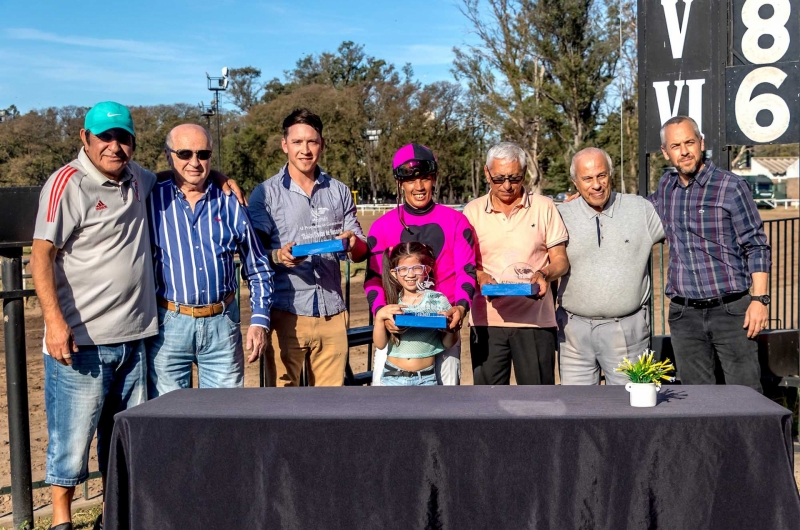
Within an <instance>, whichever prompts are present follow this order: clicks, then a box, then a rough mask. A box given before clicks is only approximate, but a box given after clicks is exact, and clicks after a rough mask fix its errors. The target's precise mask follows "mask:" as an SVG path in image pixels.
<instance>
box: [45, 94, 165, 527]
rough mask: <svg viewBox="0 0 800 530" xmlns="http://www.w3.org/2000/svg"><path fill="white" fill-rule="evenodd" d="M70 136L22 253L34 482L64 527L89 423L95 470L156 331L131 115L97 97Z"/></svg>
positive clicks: (141, 395) (137, 395)
mask: <svg viewBox="0 0 800 530" xmlns="http://www.w3.org/2000/svg"><path fill="white" fill-rule="evenodd" d="M80 136H81V141H82V143H83V147H82V148H81V150H80V152H79V153H78V157H77V159H75V160H73V161H71V162H70V163H68V164H67V165H65V166H64V167H62V168H61V169H59V170H58V171H56V172H55V173H53V175H51V176H50V178H49V179H48V180H47V182H46V183H45V185H44V187H43V189H42V193H41V196H40V200H39V211H38V213H37V218H36V228H35V231H34V236H33V237H34V241H33V249H32V251H31V271H32V273H33V279H34V283H35V285H36V292H37V295H38V296H39V301H40V303H41V306H42V313H43V316H44V321H45V337H44V345H43V346H44V348H43V349H44V353H45V355H44V369H45V409H46V411H47V430H48V435H49V442H48V446H47V469H46V476H45V481H46V482H48V483H50V484H51V485H52V499H53V522H52V525H53V528H56V529H58V530H69V529H71V528H72V523H71V511H70V510H71V502H72V496H73V494H74V491H75V486H76V485H78V484H80V483H81V482H84V481H85V480H86V479H87V478H88V475H89V472H88V457H89V446H90V444H91V441H92V438H93V436H94V431H95V428H96V429H97V441H98V443H97V455H98V464H99V467H100V472H101V473H103V474H104V475H105V471H106V468H107V463H108V450H109V442H110V439H111V431H112V427H113V418H114V414H116V413H117V412H120V411H122V410H125V409H126V408H129V407H132V406H135V405H138V404H139V403H142V402H143V401H144V400H145V398H146V384H147V381H146V375H145V346H144V340H143V339H144V338H145V337H148V336H151V335H154V334H155V333H156V332H157V328H158V322H157V320H156V301H155V288H154V282H153V266H152V262H151V261H150V259H149V256H150V249H149V237H148V230H147V224H146V214H147V206H146V198H147V196H148V194H149V193H150V190H151V189H152V188H153V186H154V185H155V182H156V176H155V175H154V174H153V173H151V172H149V171H147V170H144V169H142V168H141V167H140V166H138V165H137V164H136V163H134V162H132V161H131V158H132V157H133V153H134V150H135V147H136V140H135V132H134V128H133V119H132V118H131V114H130V112H129V111H128V109H127V108H126V107H124V106H122V105H120V104H119V103H114V102H110V101H106V102H102V103H98V104H97V105H95V106H94V107H92V109H91V110H89V112H88V113H87V114H86V118H85V121H84V128H83V129H81V131H80Z"/></svg>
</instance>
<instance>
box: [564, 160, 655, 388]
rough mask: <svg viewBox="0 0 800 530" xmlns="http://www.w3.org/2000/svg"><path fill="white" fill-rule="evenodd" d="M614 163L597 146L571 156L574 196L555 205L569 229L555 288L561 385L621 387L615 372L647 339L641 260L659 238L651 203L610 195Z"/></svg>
mask: <svg viewBox="0 0 800 530" xmlns="http://www.w3.org/2000/svg"><path fill="white" fill-rule="evenodd" d="M613 174H614V166H613V164H612V162H611V157H609V156H608V153H606V152H605V151H603V150H602V149H597V148H594V147H589V148H587V149H584V150H583V151H579V152H578V153H576V154H575V156H574V157H573V158H572V165H571V166H570V177H571V178H572V181H573V182H574V183H575V187H576V188H577V190H578V193H580V195H581V196H580V198H578V199H575V200H573V201H571V202H568V203H564V204H561V205H560V206H559V208H558V211H559V212H560V213H561V217H562V219H564V224H565V225H567V230H568V231H569V244H568V245H567V256H568V257H569V263H570V270H569V272H568V273H567V274H566V275H565V276H564V277H563V278H562V279H561V284H560V286H559V290H558V301H559V303H560V307H559V309H558V311H557V312H556V320H557V321H558V329H559V350H560V355H559V372H560V375H561V384H564V385H592V384H594V385H596V384H599V383H600V369H601V368H602V370H603V373H605V377H606V384H609V385H610V384H625V383H626V382H627V378H626V376H625V375H623V374H621V373H619V372H616V371H615V368H616V367H617V365H618V364H619V363H620V361H622V359H623V358H624V357H628V358H629V359H635V358H636V357H637V356H638V355H640V354H641V353H642V352H643V351H644V349H645V348H647V347H648V345H649V341H650V321H649V318H648V314H647V301H648V299H649V298H650V271H649V269H648V267H647V260H648V259H649V258H650V252H651V250H652V248H653V245H654V244H655V243H658V242H660V241H663V240H664V229H663V227H662V226H661V220H660V219H659V217H658V214H657V213H656V211H655V208H654V207H653V205H652V204H650V202H649V201H648V200H647V199H645V198H644V197H639V196H638V195H631V194H624V193H616V192H614V191H612V190H611V177H612V176H613Z"/></svg>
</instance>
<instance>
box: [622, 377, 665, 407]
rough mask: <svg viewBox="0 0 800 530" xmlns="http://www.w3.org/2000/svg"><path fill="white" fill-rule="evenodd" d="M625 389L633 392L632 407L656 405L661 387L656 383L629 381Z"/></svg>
mask: <svg viewBox="0 0 800 530" xmlns="http://www.w3.org/2000/svg"><path fill="white" fill-rule="evenodd" d="M625 390H627V391H628V392H630V394H631V407H655V406H656V401H657V399H658V397H657V395H658V391H659V390H661V389H660V388H659V387H657V386H656V384H655V383H628V384H627V385H625Z"/></svg>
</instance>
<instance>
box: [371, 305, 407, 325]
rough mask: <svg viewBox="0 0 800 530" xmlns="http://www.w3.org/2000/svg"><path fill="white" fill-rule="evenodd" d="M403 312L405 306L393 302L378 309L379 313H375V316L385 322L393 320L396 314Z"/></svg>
mask: <svg viewBox="0 0 800 530" xmlns="http://www.w3.org/2000/svg"><path fill="white" fill-rule="evenodd" d="M402 314H403V308H402V307H400V305H399V304H391V305H386V306H383V307H382V308H380V309H379V310H378V313H377V314H376V315H375V318H377V319H378V320H380V321H381V322H384V321H386V320H391V321H393V320H394V316H395V315H402Z"/></svg>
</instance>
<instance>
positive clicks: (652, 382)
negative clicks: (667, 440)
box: [617, 350, 675, 407]
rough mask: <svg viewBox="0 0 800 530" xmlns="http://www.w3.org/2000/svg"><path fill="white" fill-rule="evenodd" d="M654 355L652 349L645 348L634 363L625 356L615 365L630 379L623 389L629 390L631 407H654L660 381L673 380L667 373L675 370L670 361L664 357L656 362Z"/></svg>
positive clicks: (618, 370)
mask: <svg viewBox="0 0 800 530" xmlns="http://www.w3.org/2000/svg"><path fill="white" fill-rule="evenodd" d="M654 355H655V352H654V351H653V350H645V351H644V352H643V353H642V354H641V355H639V357H638V358H637V359H636V362H635V363H631V362H630V360H628V358H627V357H626V358H624V359H623V360H622V362H621V363H619V366H618V367H617V372H622V373H624V374H625V375H627V376H628V379H630V380H631V382H630V383H628V384H626V385H625V390H627V391H628V392H630V395H631V406H632V407H655V406H656V395H657V394H658V391H659V390H661V381H674V380H675V378H674V377H672V376H670V375H667V374H669V373H670V372H673V371H674V370H675V367H674V366H673V365H672V361H670V360H669V359H665V360H663V361H660V362H656V361H653V356H654Z"/></svg>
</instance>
